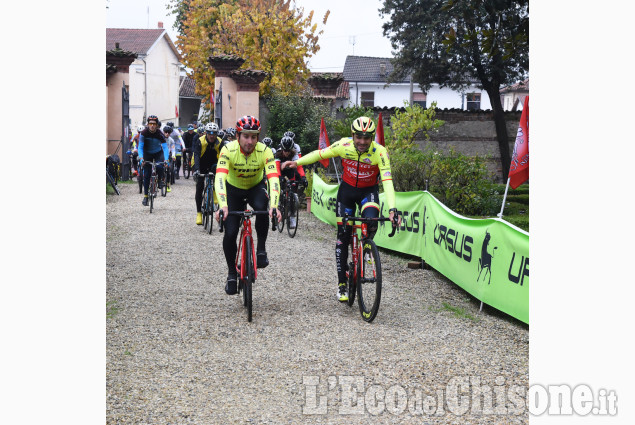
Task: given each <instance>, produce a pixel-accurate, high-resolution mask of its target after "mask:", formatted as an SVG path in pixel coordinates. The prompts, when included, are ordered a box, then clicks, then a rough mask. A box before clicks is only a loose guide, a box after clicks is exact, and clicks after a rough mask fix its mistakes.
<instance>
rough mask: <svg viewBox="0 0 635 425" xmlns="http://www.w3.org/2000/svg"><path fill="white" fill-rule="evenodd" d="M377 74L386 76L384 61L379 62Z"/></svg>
mask: <svg viewBox="0 0 635 425" xmlns="http://www.w3.org/2000/svg"><path fill="white" fill-rule="evenodd" d="M379 75H380V76H382V77H385V76H386V62H380V63H379Z"/></svg>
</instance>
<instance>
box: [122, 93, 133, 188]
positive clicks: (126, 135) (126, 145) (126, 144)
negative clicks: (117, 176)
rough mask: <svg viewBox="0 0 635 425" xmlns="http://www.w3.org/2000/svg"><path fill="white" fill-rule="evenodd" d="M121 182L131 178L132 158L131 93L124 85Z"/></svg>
mask: <svg viewBox="0 0 635 425" xmlns="http://www.w3.org/2000/svg"><path fill="white" fill-rule="evenodd" d="M121 147H122V149H121V165H122V167H121V174H122V175H121V180H128V177H129V176H130V167H132V164H131V163H130V158H129V156H128V154H127V153H126V152H128V151H129V150H130V93H129V92H128V89H127V88H126V83H125V82H124V83H123V87H122V88H121Z"/></svg>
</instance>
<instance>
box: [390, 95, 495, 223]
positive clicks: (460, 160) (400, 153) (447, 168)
mask: <svg viewBox="0 0 635 425" xmlns="http://www.w3.org/2000/svg"><path fill="white" fill-rule="evenodd" d="M435 108H436V104H435V103H433V104H432V105H431V106H430V108H428V109H423V108H422V107H421V106H419V105H417V104H415V105H408V104H407V103H406V106H405V108H404V110H403V111H396V112H395V115H394V117H393V118H392V120H391V127H392V132H391V138H390V140H389V142H388V143H387V147H388V149H389V151H390V164H391V166H392V174H393V183H394V185H395V190H397V191H399V192H408V191H414V190H426V189H427V190H428V191H429V192H430V193H432V194H433V195H434V196H435V197H436V198H437V199H438V200H439V201H440V202H442V203H443V204H445V205H446V206H447V207H448V208H450V209H452V210H453V211H455V212H457V213H459V214H463V215H493V214H495V213H496V212H497V208H500V203H501V202H502V200H501V197H500V196H498V194H497V187H496V186H495V185H494V184H493V182H492V176H490V175H489V174H488V171H487V165H486V162H485V158H481V157H478V156H475V157H468V156H466V155H463V154H461V153H459V152H456V151H455V150H454V149H453V148H451V149H450V151H449V152H448V153H447V154H446V153H441V152H437V151H434V150H433V149H432V148H428V149H426V150H424V151H422V150H420V149H419V147H418V146H417V145H415V143H414V140H415V137H418V136H419V135H420V134H423V135H424V136H425V137H426V138H429V136H428V132H430V131H435V130H436V129H437V128H439V127H440V126H442V125H443V124H444V121H442V120H437V119H435V118H434V116H435V114H436V110H435Z"/></svg>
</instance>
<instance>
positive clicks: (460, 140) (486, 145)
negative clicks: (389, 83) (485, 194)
mask: <svg viewBox="0 0 635 425" xmlns="http://www.w3.org/2000/svg"><path fill="white" fill-rule="evenodd" d="M379 112H381V113H382V118H383V119H384V126H389V125H390V117H391V116H392V115H393V114H394V110H391V109H383V110H377V113H379ZM520 115H521V112H505V119H506V121H507V136H508V140H509V152H510V155H511V152H513V151H514V142H515V140H516V132H517V131H518V123H519V122H520ZM435 118H436V119H440V120H443V121H445V124H444V125H443V126H441V127H440V128H439V129H438V131H437V132H435V133H430V134H429V135H430V139H429V140H426V139H425V138H424V137H421V138H418V139H415V142H416V143H417V144H418V145H419V147H420V148H421V149H424V148H426V147H427V146H432V147H433V148H434V149H438V150H440V151H442V152H448V151H449V150H450V147H454V149H455V150H456V151H457V152H460V153H462V154H464V155H469V156H475V155H479V156H488V155H489V156H491V158H489V159H488V160H487V163H488V169H489V171H490V172H491V173H492V174H493V178H494V181H495V182H497V183H504V181H503V176H502V174H501V168H502V167H501V162H500V150H499V148H498V141H497V140H496V127H495V125H494V117H493V113H492V112H491V111H475V112H472V111H469V112H468V111H453V110H438V111H437V114H436V117H435Z"/></svg>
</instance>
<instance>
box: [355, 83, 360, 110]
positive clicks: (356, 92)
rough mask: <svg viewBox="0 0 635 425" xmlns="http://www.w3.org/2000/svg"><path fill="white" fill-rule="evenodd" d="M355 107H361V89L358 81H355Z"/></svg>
mask: <svg viewBox="0 0 635 425" xmlns="http://www.w3.org/2000/svg"><path fill="white" fill-rule="evenodd" d="M355 106H359V87H358V86H357V81H355Z"/></svg>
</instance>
